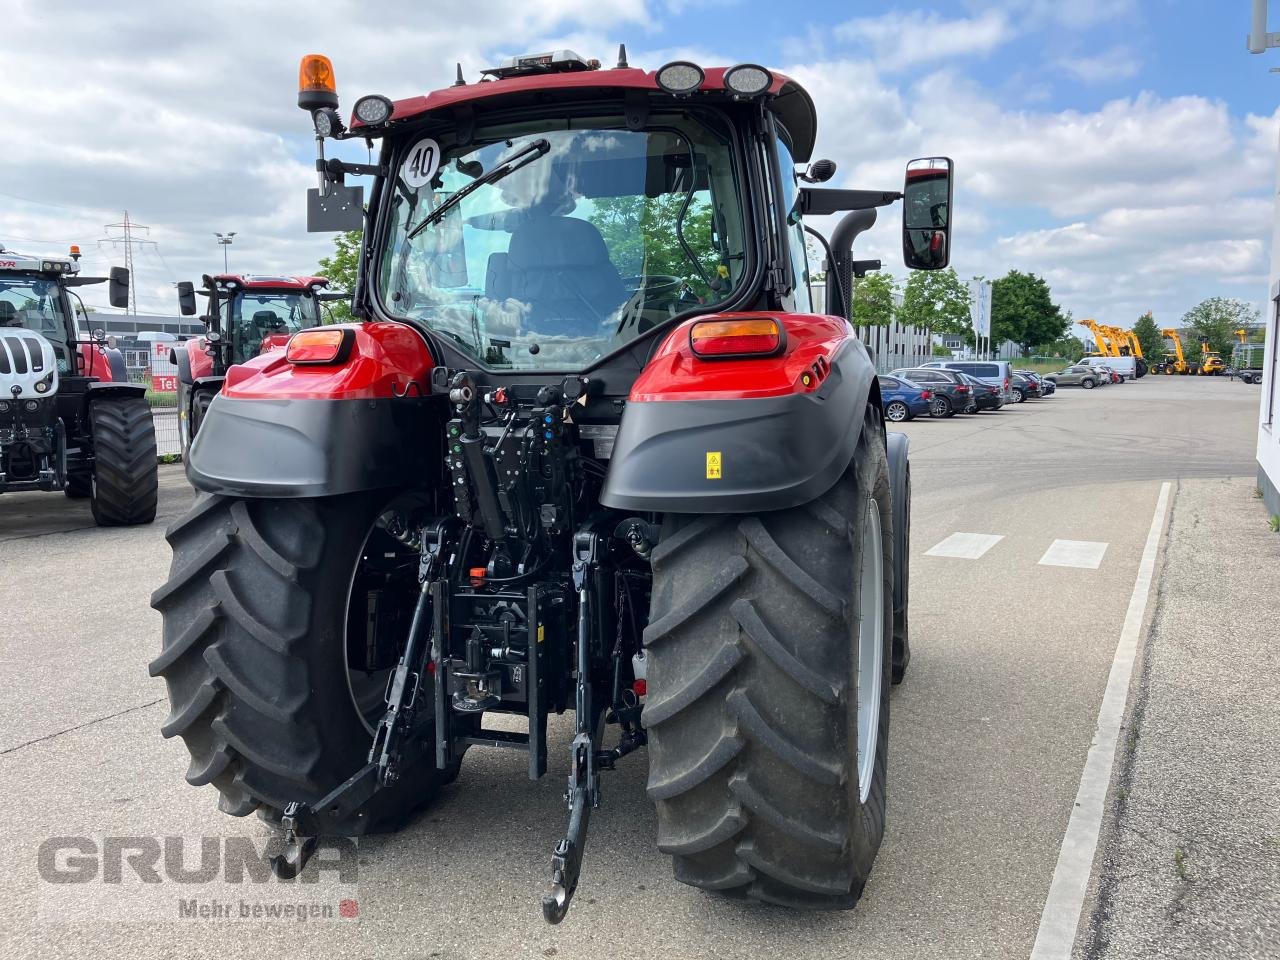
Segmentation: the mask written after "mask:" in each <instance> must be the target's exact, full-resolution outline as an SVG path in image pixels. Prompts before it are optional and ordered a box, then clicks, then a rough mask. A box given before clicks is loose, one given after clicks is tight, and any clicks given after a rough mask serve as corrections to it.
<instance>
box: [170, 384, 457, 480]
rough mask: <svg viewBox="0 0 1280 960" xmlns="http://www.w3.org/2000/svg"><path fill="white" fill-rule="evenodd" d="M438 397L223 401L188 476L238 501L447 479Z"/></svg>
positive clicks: (194, 449) (195, 447)
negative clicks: (443, 469) (442, 470)
mask: <svg viewBox="0 0 1280 960" xmlns="http://www.w3.org/2000/svg"><path fill="white" fill-rule="evenodd" d="M442 402H443V401H442V400H441V398H433V397H426V398H422V397H404V398H398V399H377V400H370V399H362V400H262V399H235V398H232V397H228V396H225V395H220V396H219V397H217V399H216V400H215V401H214V402H213V404H212V405H211V406H210V407H209V412H208V414H206V416H205V419H204V422H203V423H201V424H200V430H199V432H198V433H197V434H196V438H195V440H194V441H193V442H192V445H191V451H190V455H189V457H188V462H187V478H188V479H189V480H190V481H191V485H192V486H194V487H195V488H196V489H197V490H202V491H204V492H206V493H219V494H226V495H229V496H237V497H277V498H292V497H327V496H333V495H336V494H342V493H353V492H355V491H359V490H376V489H379V488H383V487H393V486H402V485H407V484H415V485H416V484H421V483H423V482H424V481H425V482H429V481H430V480H432V479H434V478H435V477H437V476H439V475H440V462H441V458H442V456H443V452H442V449H441V446H440V445H441V443H443V436H444V433H443V426H442V425H443V417H442V410H441V406H440V404H441V403H442Z"/></svg>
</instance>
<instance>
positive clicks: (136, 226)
mask: <svg viewBox="0 0 1280 960" xmlns="http://www.w3.org/2000/svg"><path fill="white" fill-rule="evenodd" d="M103 229H104V230H119V231H120V236H117V237H113V236H110V235H108V236H107V238H106V242H107V243H123V244H124V265H125V269H127V270H128V271H129V310H128V312H129V313H131V314H133V315H134V316H135V317H136V316H137V315H138V294H137V289H138V284H137V281H136V280H135V278H134V273H133V245H134V244H135V243H151V244H154V243H155V241H154V240H139V239H138V238H137V237H135V236H134V235H133V232H134V231H135V230H141V231H142V232H143V233H147V234H149V233H150V232H151V228H150V227H145V226H143V225H142V224H140V223H135V222H134V221H132V220H130V219H129V211H128V210H126V211H125V212H124V219H123V220H121V221H120V222H119V223H108V224H107V225H106V226H105V227H103Z"/></svg>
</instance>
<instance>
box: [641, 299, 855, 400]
mask: <svg viewBox="0 0 1280 960" xmlns="http://www.w3.org/2000/svg"><path fill="white" fill-rule="evenodd" d="M758 317H771V318H773V319H775V320H778V321H780V322H781V323H782V325H783V327H785V328H786V332H787V345H786V349H785V350H784V351H783V352H782V353H781V354H779V355H778V356H775V357H754V358H745V359H725V360H715V359H713V360H706V359H702V358H699V357H697V356H695V355H694V353H693V348H692V347H690V345H689V330H690V328H692V326H693V325H694V324H695V323H697V322H699V321H700V320H710V319H715V320H739V319H741V320H747V319H753V318H758ZM852 338H853V331H852V330H851V329H850V327H849V324H848V323H846V322H845V321H844V320H841V319H840V318H839V317H824V316H818V315H816V314H808V313H792V314H777V313H721V314H712V315H710V316H702V317H696V318H694V319H693V320H688V321H686V322H684V323H682V324H680V326H678V327H676V328H675V329H674V330H673V331H671V333H669V334H668V335H667V338H666V339H665V340H664V341H663V342H662V346H660V347H659V348H658V350H657V351H656V352H655V353H654V355H653V359H652V360H650V361H649V364H648V366H646V367H645V368H644V371H643V372H642V373H641V374H640V376H639V377H638V378H637V379H636V382H635V384H634V385H633V386H632V388H631V397H630V399H631V401H632V402H637V401H651V400H745V399H750V398H753V397H780V396H786V395H787V394H792V393H809V392H812V391H814V390H816V389H818V387H819V386H820V385H821V383H822V381H823V380H824V379H826V376H827V373H828V372H829V371H830V369H831V362H832V358H834V357H835V355H836V353H837V351H839V350H840V348H841V347H843V346H844V344H845V342H846V341H848V340H850V339H852Z"/></svg>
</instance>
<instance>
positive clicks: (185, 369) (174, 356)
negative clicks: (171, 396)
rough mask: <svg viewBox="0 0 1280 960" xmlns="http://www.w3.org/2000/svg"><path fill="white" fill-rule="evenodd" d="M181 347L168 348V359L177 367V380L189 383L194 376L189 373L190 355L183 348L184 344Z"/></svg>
mask: <svg viewBox="0 0 1280 960" xmlns="http://www.w3.org/2000/svg"><path fill="white" fill-rule="evenodd" d="M182 347H183V349H175V350H170V351H169V359H170V361H172V362H173V365H174V366H176V367H177V368H178V382H179V383H186V384H189V383H191V381H192V380H194V379H195V378H194V377H193V376H192V375H191V357H190V355H189V354H188V353H187V351H186V349H185V347H186V344H183V345H182Z"/></svg>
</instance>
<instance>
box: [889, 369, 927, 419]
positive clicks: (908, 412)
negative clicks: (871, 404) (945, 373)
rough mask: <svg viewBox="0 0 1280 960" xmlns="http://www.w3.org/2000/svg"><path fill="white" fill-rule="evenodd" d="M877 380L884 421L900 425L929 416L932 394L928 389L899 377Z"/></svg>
mask: <svg viewBox="0 0 1280 960" xmlns="http://www.w3.org/2000/svg"><path fill="white" fill-rule="evenodd" d="M878 379H879V381H880V402H881V403H882V404H883V405H884V418H885V419H886V420H890V421H892V422H893V423H902V422H903V421H904V420H914V419H915V418H916V417H924V416H928V415H929V401H930V400H932V399H933V393H932V392H930V391H929V390H928V389H926V388H925V387H922V386H920V384H918V383H912V382H911V381H910V380H904V379H903V378H901V377H889V376H882V377H879V378H878Z"/></svg>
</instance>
